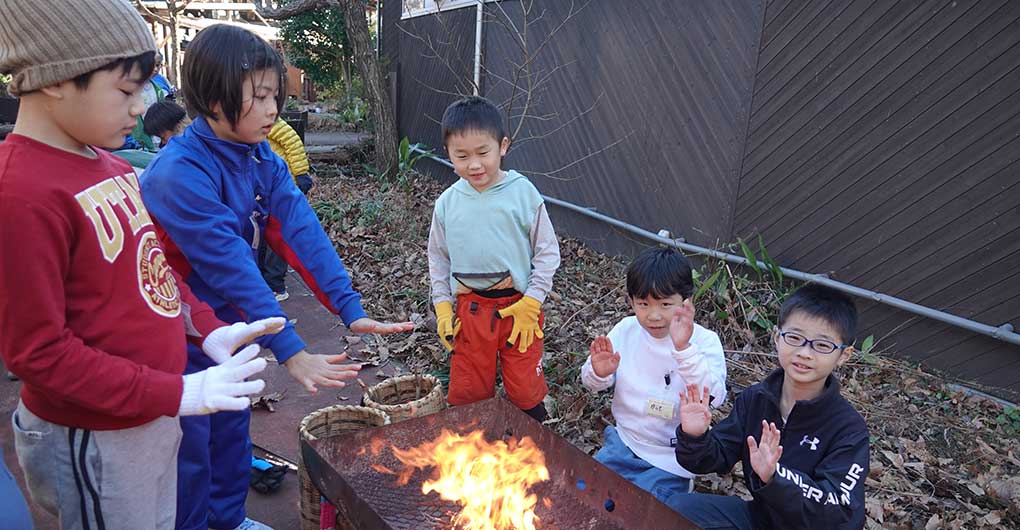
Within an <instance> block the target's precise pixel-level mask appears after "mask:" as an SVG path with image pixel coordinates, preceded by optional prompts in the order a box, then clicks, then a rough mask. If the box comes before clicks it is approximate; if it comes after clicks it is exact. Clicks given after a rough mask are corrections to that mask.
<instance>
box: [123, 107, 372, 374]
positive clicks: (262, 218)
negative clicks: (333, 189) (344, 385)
mask: <svg viewBox="0 0 1020 530" xmlns="http://www.w3.org/2000/svg"><path fill="white" fill-rule="evenodd" d="M141 187H142V200H143V202H144V203H145V207H146V208H148V210H149V213H150V214H151V215H152V217H153V220H154V221H155V222H156V224H157V231H158V233H159V234H160V238H161V240H162V241H161V242H162V243H163V248H164V249H165V251H166V254H167V257H168V259H169V260H170V264H171V265H172V266H173V267H174V269H176V270H177V271H178V272H179V273H180V275H181V276H182V277H184V278H185V279H186V280H187V282H188V285H189V286H190V287H191V289H192V291H193V292H194V293H195V295H196V296H197V297H198V298H199V299H201V300H202V301H204V302H206V303H207V304H209V305H210V306H212V308H213V309H214V310H216V314H217V315H218V316H220V318H221V319H222V320H224V321H227V322H236V321H238V320H241V319H244V320H246V321H248V322H252V321H255V320H258V319H261V318H267V317H274V316H284V317H285V316H286V315H285V314H284V312H283V309H282V308H281V307H280V304H279V302H277V301H276V298H275V297H274V296H273V292H272V290H270V288H269V287H268V286H267V285H266V282H265V280H263V278H262V273H261V272H260V271H259V268H258V263H257V259H256V253H257V249H258V247H259V241H260V238H262V237H265V238H266V240H267V242H268V243H269V245H270V246H271V247H272V248H273V250H275V251H276V253H277V254H278V255H280V256H282V257H283V258H284V259H285V260H286V261H287V262H288V263H289V264H290V265H291V267H293V268H294V269H295V270H296V271H298V273H300V274H301V277H302V278H303V279H304V280H305V283H307V284H308V286H309V287H311V288H312V290H313V291H314V292H315V294H316V296H317V297H318V298H319V301H320V302H321V303H322V304H323V305H324V306H326V307H327V308H328V309H329V310H330V311H332V312H333V313H334V314H338V315H340V318H342V319H343V321H344V323H345V324H348V325H349V324H350V323H351V322H354V321H355V320H357V319H359V318H362V317H364V316H365V310H364V309H362V307H361V295H360V294H358V292H357V291H355V290H354V287H353V286H352V284H351V279H350V277H349V276H348V275H347V271H346V269H345V268H344V265H343V263H342V262H341V261H340V258H339V256H337V253H336V250H334V249H333V245H332V243H331V242H330V240H329V238H328V237H327V236H326V233H325V232H324V231H323V229H322V225H321V224H320V223H319V220H318V218H317V217H316V216H315V213H314V212H313V211H312V208H311V207H310V206H309V205H308V201H307V200H306V199H305V197H304V195H302V194H301V192H300V191H299V190H298V189H297V187H296V186H295V185H294V180H293V179H292V178H291V176H290V173H289V171H288V169H287V164H286V163H285V162H284V161H283V160H282V159H281V158H280V157H279V156H277V155H276V154H274V153H273V151H272V149H270V148H269V144H268V143H266V142H261V143H259V144H255V145H248V144H238V143H233V142H228V141H226V140H221V139H219V138H217V137H216V135H215V134H214V133H213V131H212V129H211V128H210V127H209V123H208V122H207V121H206V120H205V118H203V117H199V118H198V119H196V120H195V121H194V123H192V124H191V125H190V126H189V127H188V128H187V129H186V130H185V131H184V134H183V135H181V136H178V137H176V138H174V139H172V140H171V141H170V142H169V143H168V144H167V145H166V147H164V148H163V149H162V150H161V151H160V152H159V155H157V156H156V158H155V159H154V160H153V161H152V163H150V164H149V166H148V168H147V169H146V170H145V172H144V173H143V174H142V177H141ZM259 342H260V344H262V345H263V346H265V347H268V348H270V349H271V350H272V351H273V354H274V355H275V356H276V358H277V360H278V361H279V362H280V363H284V362H286V361H287V360H288V359H290V357H291V356H293V355H294V354H295V353H297V352H298V351H300V350H302V349H304V348H305V344H304V342H303V341H302V340H301V338H300V337H298V335H297V333H296V332H295V331H294V326H293V325H292V324H290V323H289V322H288V323H287V325H286V327H285V328H284V330H283V331H282V332H280V333H279V334H277V335H271V336H268V337H263V338H262V339H260V340H259Z"/></svg>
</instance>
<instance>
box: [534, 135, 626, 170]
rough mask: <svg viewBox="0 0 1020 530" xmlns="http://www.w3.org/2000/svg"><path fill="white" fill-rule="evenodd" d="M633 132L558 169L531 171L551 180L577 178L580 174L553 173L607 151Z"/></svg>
mask: <svg viewBox="0 0 1020 530" xmlns="http://www.w3.org/2000/svg"><path fill="white" fill-rule="evenodd" d="M633 134H634V131H631V132H629V133H627V134H626V136H624V137H623V138H620V139H618V140H616V141H615V142H613V143H611V144H609V145H606V146H604V147H602V148H601V149H599V150H597V151H592V152H590V153H588V154H586V155H584V156H582V157H581V158H578V159H577V160H574V161H573V162H571V163H569V164H567V165H565V166H563V167H560V168H559V169H554V170H552V171H532V172H531V173H533V174H535V175H542V176H543V177H546V178H550V179H553V180H560V181H568V182H569V181H571V180H577V179H579V178H581V175H578V176H576V177H569V178H566V177H555V176H553V175H555V174H557V173H560V172H562V171H566V170H567V169H570V168H572V167H574V166H576V165H578V164H580V163H581V162H584V161H585V160H588V159H589V158H591V157H593V156H596V155H599V154H601V153H604V152H605V151H608V150H610V149H612V148H613V147H616V145H618V144H619V143H620V142H623V141H624V140H626V139H627V138H630V137H631V135H633Z"/></svg>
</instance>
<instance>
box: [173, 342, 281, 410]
mask: <svg viewBox="0 0 1020 530" xmlns="http://www.w3.org/2000/svg"><path fill="white" fill-rule="evenodd" d="M258 354H259V347H258V345H256V344H252V345H251V346H248V347H247V348H245V349H243V350H241V351H240V352H238V353H237V355H235V356H233V357H231V358H230V359H227V361H226V362H224V363H223V364H221V365H219V366H213V367H211V368H206V369H205V370H203V371H201V372H198V373H194V374H188V375H185V376H184V395H183V396H181V408H180V410H179V411H178V412H177V415H178V416H200V415H203V414H212V413H213V412H218V411H221V410H244V409H246V408H248V407H249V406H250V405H251V400H249V399H248V397H247V396H248V395H250V394H254V393H256V392H259V391H261V390H262V389H263V388H265V386H266V383H265V382H264V381H262V380H261V379H256V380H254V381H245V378H247V377H250V376H252V375H255V374H257V373H259V372H261V371H262V370H264V369H265V368H266V360H265V359H263V358H261V357H259V358H256V356H258Z"/></svg>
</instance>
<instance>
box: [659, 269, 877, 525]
mask: <svg viewBox="0 0 1020 530" xmlns="http://www.w3.org/2000/svg"><path fill="white" fill-rule="evenodd" d="M856 327H857V309H856V307H855V306H854V303H853V301H852V300H850V298H849V297H848V296H846V295H845V294H843V293H840V292H838V291H836V290H834V289H831V288H828V287H824V286H821V285H813V284H812V285H807V286H805V287H802V288H800V289H798V290H797V291H796V292H794V293H793V294H792V295H790V297H789V298H788V299H787V300H786V302H784V303H783V307H782V308H781V309H780V312H779V327H778V328H777V329H776V331H775V334H774V337H773V340H774V341H775V344H776V349H777V350H778V352H779V366H780V368H778V369H777V370H776V371H774V372H773V373H772V374H771V375H769V376H768V377H766V378H765V380H764V381H762V382H760V383H758V384H756V385H754V386H752V387H750V388H748V389H747V390H745V391H743V392H742V393H741V394H740V395H739V396H737V399H736V401H735V403H734V405H733V411H732V412H730V415H729V416H728V417H727V418H726V419H724V420H722V421H721V422H720V423H719V424H718V425H716V426H715V428H714V429H711V430H709V423H710V422H711V418H712V416H711V414H710V413H709V409H708V406H709V402H708V390H707V389H704V390H703V391H699V389H698V387H697V386H696V385H688V386H687V393H686V395H681V396H680V427H679V428H677V439H678V442H677V446H676V459H677V462H679V463H680V465H682V466H684V467H685V468H687V469H689V470H691V471H692V472H694V473H725V472H727V471H729V470H730V469H732V468H733V465H734V464H735V463H736V462H737V460H738V459H739V460H740V461H741V462H742V463H743V470H744V480H745V482H746V483H747V489H748V490H749V491H750V492H751V495H752V496H753V500H751V501H750V502H748V501H745V500H743V499H740V498H739V497H726V496H721V495H706V494H693V495H674V496H673V497H671V498H670V499H669V501H668V504H670V505H671V506H673V507H674V508H676V509H677V510H678V511H679V512H680V513H682V514H683V515H684V516H685V517H687V518H688V519H690V520H691V521H692V522H694V523H696V524H698V525H700V526H701V527H702V528H705V529H706V530H714V529H722V528H732V529H740V530H746V529H757V530H764V529H777V530H778V529H783V530H797V529H803V530H811V529H818V528H826V529H832V530H858V529H861V528H863V527H864V522H865V508H864V480H865V478H867V476H868V450H869V440H868V427H867V425H865V423H864V418H862V417H861V415H860V414H859V413H858V412H857V411H856V410H855V409H854V408H853V406H852V405H851V404H850V403H848V402H847V400H846V399H844V398H843V396H841V395H840V393H839V380H837V379H836V376H834V375H833V374H832V371H833V370H834V369H835V368H836V367H838V366H841V365H842V364H843V363H845V362H846V361H847V360H848V359H850V355H851V354H852V353H853V342H854V331H855V328H856ZM756 435H758V438H757V439H756V438H755V436H756Z"/></svg>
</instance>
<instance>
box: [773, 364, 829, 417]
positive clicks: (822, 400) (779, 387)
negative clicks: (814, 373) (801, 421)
mask: <svg viewBox="0 0 1020 530" xmlns="http://www.w3.org/2000/svg"><path fill="white" fill-rule="evenodd" d="M784 376H785V373H784V372H783V369H782V368H776V369H775V370H774V371H773V372H772V373H771V374H769V376H768V377H766V378H765V380H764V381H762V382H761V392H762V394H764V395H765V396H766V397H768V398H769V400H771V401H772V402H773V404H775V406H776V407H777V408H778V407H779V403H780V400H781V398H782V395H783V377H784ZM837 396H839V379H837V378H836V376H835V375H833V374H829V377H828V378H826V379H825V386H823V387H822V393H821V394H818V396H817V397H815V398H814V399H809V400H805V401H798V402H797V403H796V404H795V408H799V409H814V408H816V407H818V408H824V407H827V406H828V405H827V403H828V402H829V401H831V400H832V399H834V398H835V397H837Z"/></svg>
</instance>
